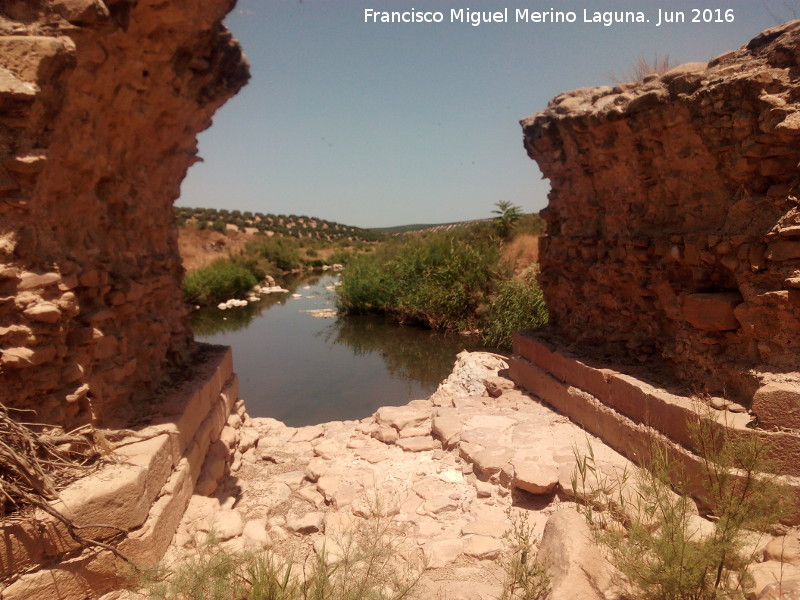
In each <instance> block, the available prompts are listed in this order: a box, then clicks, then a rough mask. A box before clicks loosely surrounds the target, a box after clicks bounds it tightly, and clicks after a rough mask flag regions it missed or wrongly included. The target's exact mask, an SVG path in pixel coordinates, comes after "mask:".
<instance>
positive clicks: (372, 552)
mask: <svg viewBox="0 0 800 600" xmlns="http://www.w3.org/2000/svg"><path fill="white" fill-rule="evenodd" d="M404 537H405V536H404V532H403V530H402V528H401V527H400V526H399V525H398V524H397V523H396V522H395V521H394V520H393V519H392V518H391V517H390V515H389V512H388V511H386V510H385V509H384V507H383V506H382V504H381V503H380V502H379V501H375V502H374V503H373V505H372V507H371V514H370V515H369V516H368V518H365V519H361V518H357V521H356V523H355V524H354V525H353V527H352V528H349V529H348V530H346V531H344V532H341V533H339V534H338V535H334V536H329V537H328V538H326V542H325V544H324V545H323V547H322V549H321V550H320V551H319V552H317V553H316V554H311V553H310V554H309V555H307V556H305V557H303V558H302V559H301V561H300V562H295V561H293V560H291V559H287V558H281V557H279V556H278V555H277V554H275V553H273V552H271V551H266V552H263V551H262V552H254V551H236V552H234V551H231V550H227V549H226V548H225V547H224V546H223V545H222V544H221V543H220V542H219V541H217V540H215V539H214V538H213V536H212V538H211V539H210V540H209V541H208V542H207V543H205V544H204V545H203V546H202V547H201V548H200V549H199V550H198V552H197V554H196V555H195V556H193V557H192V558H189V559H188V560H185V561H184V562H182V563H180V564H178V565H177V566H174V567H170V568H167V567H159V568H157V569H154V570H150V571H148V572H146V574H145V577H144V579H143V580H140V581H138V582H137V587H138V588H139V589H140V590H142V591H143V593H144V594H145V595H146V597H147V598H148V599H149V600H232V599H235V600H402V599H403V598H406V597H407V596H408V595H409V594H410V593H411V591H412V590H413V589H414V587H415V586H416V584H417V582H418V581H419V578H420V576H421V575H422V572H423V570H424V564H422V563H421V562H415V561H414V560H410V561H407V560H404V559H403V558H402V557H401V556H400V551H401V547H400V542H401V541H402V540H403V539H404Z"/></svg>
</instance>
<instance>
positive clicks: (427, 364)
mask: <svg viewBox="0 0 800 600" xmlns="http://www.w3.org/2000/svg"><path fill="white" fill-rule="evenodd" d="M320 335H321V336H322V337H324V339H325V342H326V343H327V344H328V345H335V344H343V345H345V346H347V347H348V348H350V349H351V350H352V351H353V354H355V355H356V356H366V355H368V354H377V355H379V356H380V357H381V358H382V359H383V362H384V364H385V366H386V369H387V371H388V372H389V373H390V374H391V375H393V376H395V377H398V378H400V379H410V380H412V381H416V382H418V383H420V384H421V385H423V386H425V387H426V388H433V389H435V388H436V387H437V386H438V385H439V383H441V381H442V378H443V374H445V375H446V374H447V373H449V372H450V369H451V368H452V366H453V362H454V360H455V356H456V355H457V354H458V353H459V352H461V351H462V350H477V349H479V348H480V345H479V343H478V340H477V339H476V338H474V337H469V336H462V335H458V334H454V333H451V334H443V333H439V332H436V331H431V330H430V329H427V328H424V327H415V326H400V325H396V324H395V323H392V322H390V321H389V320H388V319H386V318H384V317H378V316H353V317H344V318H338V319H336V320H335V321H334V322H332V323H331V324H330V325H328V326H327V327H326V328H325V329H323V330H322V331H321V332H320Z"/></svg>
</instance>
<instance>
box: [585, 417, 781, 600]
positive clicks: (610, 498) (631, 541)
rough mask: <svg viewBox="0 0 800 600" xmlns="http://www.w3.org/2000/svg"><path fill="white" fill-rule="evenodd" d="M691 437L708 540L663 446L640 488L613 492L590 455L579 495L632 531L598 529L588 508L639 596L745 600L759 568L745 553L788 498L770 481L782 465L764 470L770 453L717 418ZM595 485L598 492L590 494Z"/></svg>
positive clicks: (622, 485)
mask: <svg viewBox="0 0 800 600" xmlns="http://www.w3.org/2000/svg"><path fill="white" fill-rule="evenodd" d="M692 428H693V438H694V444H695V447H696V448H698V450H699V452H700V460H701V464H702V473H701V479H702V484H703V487H704V493H705V497H704V501H705V502H707V503H708V504H709V508H710V510H711V514H712V515H713V517H714V522H715V526H713V528H711V530H710V531H706V532H703V531H702V530H701V528H700V526H699V524H698V520H697V517H696V516H695V505H694V502H693V501H692V500H691V499H690V498H689V496H688V494H687V493H686V490H687V487H688V482H687V479H686V477H685V475H684V474H683V473H682V471H681V469H680V468H679V467H678V466H677V465H675V464H673V463H672V462H671V461H670V460H669V454H668V451H667V449H666V447H665V446H663V445H661V444H660V443H658V442H656V441H655V438H653V439H654V441H653V442H652V443H651V448H650V450H649V454H650V460H649V462H648V464H647V468H641V469H638V470H637V473H636V476H635V480H634V483H633V484H631V482H629V481H627V478H626V477H624V476H623V477H622V478H621V479H620V480H619V481H616V482H613V485H608V482H606V481H599V478H598V473H599V471H598V469H597V468H596V467H595V464H594V458H593V455H592V454H591V451H590V452H589V454H588V455H587V456H583V457H579V460H578V467H577V469H576V473H575V475H574V476H573V491H574V492H575V493H576V495H578V496H583V498H593V499H594V500H593V501H594V502H595V503H598V504H601V505H605V506H609V507H611V508H612V515H614V517H615V518H616V519H617V520H618V521H619V522H620V523H622V524H623V525H624V528H614V527H609V528H607V529H599V528H598V525H599V520H596V519H595V518H594V516H593V511H592V507H591V505H587V506H585V507H583V509H582V510H583V511H584V514H585V515H586V516H587V519H588V520H589V522H590V524H593V525H595V529H594V531H595V533H596V535H597V540H598V541H599V542H600V543H601V544H602V545H603V546H604V547H605V548H606V549H607V550H608V552H609V554H610V556H611V559H612V561H613V563H614V564H615V565H616V567H617V568H618V569H619V570H620V572H621V573H622V574H623V575H624V576H625V577H626V578H627V579H628V580H629V581H630V583H631V584H633V586H634V587H635V588H636V589H637V590H638V592H639V594H640V596H639V597H642V598H648V599H652V600H722V599H723V598H724V599H730V598H737V599H743V598H744V591H743V589H742V588H743V584H744V583H745V582H746V580H747V577H748V575H747V572H746V571H747V567H748V566H749V565H750V564H752V563H753V562H754V559H755V557H754V556H752V555H750V554H748V552H747V551H746V534H747V533H748V531H750V530H756V531H764V530H765V529H766V528H768V527H769V526H771V525H773V524H775V523H776V522H777V521H778V520H779V519H780V517H781V516H782V514H783V511H784V509H786V507H787V502H788V496H787V494H786V492H785V489H782V488H780V487H779V485H778V481H777V477H778V476H777V475H773V474H771V473H774V472H776V471H775V465H770V464H768V463H767V461H766V456H767V455H768V454H769V451H770V448H769V446H768V445H766V444H765V443H764V442H763V440H761V439H760V438H759V437H758V435H757V434H756V433H755V432H747V433H742V432H731V431H729V430H727V429H725V428H723V427H720V426H719V425H718V424H717V423H716V421H715V420H713V417H711V416H709V415H705V416H701V417H700V418H698V419H697V420H696V421H695V422H693V423H692ZM592 479H594V480H595V481H596V482H598V481H599V485H596V486H592V485H590V486H588V487H587V485H586V482H587V480H592ZM673 488H675V490H676V491H677V492H679V493H675V492H674V491H673ZM609 490H613V492H609Z"/></svg>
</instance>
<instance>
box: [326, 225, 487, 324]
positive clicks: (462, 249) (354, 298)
mask: <svg viewBox="0 0 800 600" xmlns="http://www.w3.org/2000/svg"><path fill="white" fill-rule="evenodd" d="M498 264H499V252H498V248H497V245H496V243H494V241H493V240H492V239H491V237H490V236H487V235H485V234H483V233H482V232H478V231H477V230H473V231H470V230H462V231H459V232H456V233H453V232H445V233H439V234H432V235H429V236H427V237H415V236H405V237H403V238H401V239H400V238H395V239H393V240H392V241H390V242H387V243H386V244H384V245H382V246H381V247H379V248H378V249H377V250H376V251H375V252H373V253H371V254H368V255H360V256H358V257H356V258H354V259H353V260H352V261H350V263H349V264H348V268H347V269H346V270H345V272H344V274H343V276H342V285H341V286H340V287H339V288H338V290H337V305H338V306H339V308H340V309H343V310H346V311H349V312H370V311H380V312H386V313H389V314H392V315H393V316H394V317H395V318H396V319H397V320H399V321H401V322H419V323H423V324H425V325H428V326H429V327H432V328H434V329H452V330H465V329H472V328H474V327H476V325H477V315H476V311H477V308H478V306H479V305H480V303H481V302H482V301H483V300H484V298H485V296H486V294H487V292H488V290H489V287H490V284H491V281H492V279H493V278H494V275H495V273H496V271H497V269H498Z"/></svg>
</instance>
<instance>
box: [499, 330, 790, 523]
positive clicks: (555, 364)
mask: <svg viewBox="0 0 800 600" xmlns="http://www.w3.org/2000/svg"><path fill="white" fill-rule="evenodd" d="M509 376H510V378H511V379H512V380H513V381H514V382H515V383H516V384H517V385H518V386H520V387H521V388H524V389H526V390H527V391H528V392H529V393H531V394H533V395H534V396H536V397H537V398H539V399H541V400H543V401H544V402H546V403H547V404H549V405H550V406H552V407H553V408H555V409H556V410H558V411H559V412H561V413H563V414H565V415H566V416H568V417H569V418H570V419H571V420H572V421H574V422H576V423H577V424H579V425H581V426H582V427H583V428H584V429H586V430H587V431H589V432H591V433H593V434H594V435H597V436H598V437H599V438H601V439H602V440H603V441H604V442H605V443H606V444H608V445H609V446H611V447H612V448H614V449H615V450H616V451H618V452H620V453H621V454H623V455H624V456H626V457H627V458H629V459H631V460H633V461H634V462H637V463H639V464H642V463H644V462H646V460H647V457H648V455H649V448H651V447H652V443H653V437H654V436H656V438H657V439H659V441H661V442H664V445H665V447H667V448H668V451H669V454H670V460H672V461H674V462H675V463H676V464H679V465H681V466H682V467H683V469H684V470H685V472H686V474H687V476H688V477H689V479H690V481H694V482H695V483H694V484H693V485H692V487H691V492H692V494H693V495H694V496H695V497H697V498H701V499H702V496H703V489H702V486H701V485H700V484H699V475H700V473H701V464H700V460H699V458H698V456H697V455H696V454H695V453H693V452H692V451H691V449H692V444H691V436H690V435H689V432H688V426H687V423H688V421H689V419H688V417H690V416H693V415H697V414H705V413H699V411H702V410H703V409H702V407H699V406H698V405H697V403H696V402H693V401H692V400H691V399H690V398H686V397H681V396H676V395H674V394H670V393H669V392H666V391H665V390H662V389H659V388H655V387H653V386H651V385H649V384H647V383H645V382H643V381H641V380H638V379H636V378H635V377H632V376H630V375H626V374H624V373H620V372H617V371H615V370H613V369H605V368H598V367H594V366H590V365H588V364H587V363H585V362H583V361H581V360H579V359H577V358H575V357H573V356H570V355H568V354H567V353H565V352H561V351H560V350H557V349H555V348H554V347H552V346H549V345H546V344H545V343H544V342H542V341H540V340H537V339H536V338H535V337H534V336H533V335H531V334H530V333H527V332H521V333H518V334H515V336H514V355H513V356H512V357H511V358H510V359H509ZM587 388H588V389H587ZM728 417H730V415H728ZM748 421H749V418H747V415H744V416H740V415H734V418H732V419H730V418H729V420H728V421H727V422H726V421H720V426H725V427H728V429H729V431H730V432H733V433H734V434H735V433H736V432H741V433H742V434H744V433H750V432H752V431H753V430H752V429H749V428H746V424H747V422H748ZM758 435H759V436H761V437H763V438H764V439H765V441H767V442H768V443H769V444H771V446H772V452H773V453H774V454H775V455H776V456H779V457H781V458H782V459H783V464H784V465H785V467H786V475H785V476H784V477H783V480H784V482H785V484H786V485H787V486H789V487H791V488H792V490H793V491H794V493H795V495H796V496H797V498H798V501H799V502H798V503H797V506H798V508H797V509H796V511H797V512H796V514H793V515H791V516H790V517H789V519H790V521H791V522H792V523H800V478H798V475H800V472H799V471H798V464H799V463H798V459H799V458H800V439H798V436H795V435H793V434H789V433H784V432H766V431H759V432H758Z"/></svg>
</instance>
